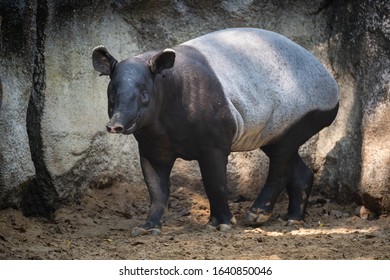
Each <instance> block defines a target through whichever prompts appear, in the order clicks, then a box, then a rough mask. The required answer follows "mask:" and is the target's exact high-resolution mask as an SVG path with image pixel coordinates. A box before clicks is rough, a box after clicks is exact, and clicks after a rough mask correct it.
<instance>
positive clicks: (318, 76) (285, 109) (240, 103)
mask: <svg viewBox="0 0 390 280" xmlns="http://www.w3.org/2000/svg"><path fill="white" fill-rule="evenodd" d="M183 45H188V46H191V47H194V48H196V49H197V50H198V51H199V52H201V53H202V54H203V55H204V57H205V58H206V60H207V61H208V63H209V64H210V67H211V69H213V71H214V73H215V74H216V76H217V78H218V80H219V82H220V83H221V86H222V88H223V91H224V94H225V97H226V99H227V102H228V104H229V107H230V111H231V113H232V115H233V119H234V120H235V125H236V133H235V136H234V139H233V144H232V151H246V150H253V149H256V148H259V147H261V146H263V145H265V144H267V143H269V142H271V141H272V140H273V139H276V138H278V137H279V136H281V135H282V134H283V133H284V132H285V131H286V130H287V129H288V128H289V127H291V126H292V125H293V124H294V123H296V122H297V121H298V120H300V119H301V118H302V117H303V116H304V115H306V114H307V113H308V112H310V111H313V110H321V111H326V110H330V109H333V108H334V107H335V106H336V104H337V103H338V89H337V84H336V82H335V81H334V79H333V78H332V77H331V76H330V75H329V73H328V72H327V71H326V69H325V68H324V67H323V66H322V65H321V64H320V63H319V62H318V61H317V59H316V58H315V57H314V56H313V55H311V54H310V53H309V52H308V51H307V50H305V49H304V48H302V47H300V46H298V45H297V44H295V43H293V42H292V41H290V40H289V39H287V38H285V37H283V36H281V35H278V34H276V33H273V32H269V31H265V30H259V29H250V28H248V29H228V30H224V31H219V32H214V33H210V34H208V35H205V36H202V37H199V38H196V39H194V40H191V41H188V42H186V43H184V44H183Z"/></svg>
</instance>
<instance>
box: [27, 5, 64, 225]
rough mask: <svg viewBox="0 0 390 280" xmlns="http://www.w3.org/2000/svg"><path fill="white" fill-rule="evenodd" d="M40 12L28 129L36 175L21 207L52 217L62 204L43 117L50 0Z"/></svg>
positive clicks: (38, 11)
mask: <svg viewBox="0 0 390 280" xmlns="http://www.w3.org/2000/svg"><path fill="white" fill-rule="evenodd" d="M37 3H38V5H37V13H36V32H37V33H36V53H35V58H34V69H33V85H32V90H31V95H30V100H29V104H28V108H27V119H26V124H27V133H28V137H29V144H30V150H31V157H32V160H33V162H34V166H35V169H36V177H35V178H34V180H32V182H31V183H30V184H29V185H28V186H27V187H26V188H25V189H24V191H23V195H22V201H21V208H22V210H23V213H24V214H25V215H26V216H44V217H48V218H50V217H51V215H52V214H53V212H54V211H55V209H56V208H57V207H58V194H57V191H56V189H55V188H54V184H53V179H52V178H51V175H50V173H49V171H48V169H47V167H46V165H45V163H44V149H43V139H42V135H41V131H42V130H41V119H42V113H43V108H44V102H45V96H44V91H45V76H46V73H45V58H44V48H45V26H46V21H47V17H48V6H47V0H38V2H37Z"/></svg>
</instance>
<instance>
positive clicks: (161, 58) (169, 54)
mask: <svg viewBox="0 0 390 280" xmlns="http://www.w3.org/2000/svg"><path fill="white" fill-rule="evenodd" d="M175 57H176V53H175V51H174V50H171V49H165V50H163V51H162V52H159V53H158V54H156V55H155V56H153V57H152V58H151V59H150V60H149V62H148V63H149V67H150V71H152V73H154V74H159V73H161V71H162V70H164V69H169V68H172V67H173V64H175Z"/></svg>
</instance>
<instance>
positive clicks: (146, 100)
mask: <svg viewBox="0 0 390 280" xmlns="http://www.w3.org/2000/svg"><path fill="white" fill-rule="evenodd" d="M149 100H150V97H149V93H148V92H147V91H146V90H143V91H142V93H141V102H142V104H143V105H148V104H149Z"/></svg>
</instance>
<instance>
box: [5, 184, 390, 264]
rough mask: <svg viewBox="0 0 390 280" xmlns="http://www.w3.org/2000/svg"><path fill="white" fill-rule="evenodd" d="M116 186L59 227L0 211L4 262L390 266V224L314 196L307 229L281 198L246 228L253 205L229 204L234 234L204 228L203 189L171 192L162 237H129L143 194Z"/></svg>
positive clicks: (70, 212)
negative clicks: (288, 219)
mask: <svg viewBox="0 0 390 280" xmlns="http://www.w3.org/2000/svg"><path fill="white" fill-rule="evenodd" d="M139 189H140V188H139V187H137V188H136V187H131V186H128V185H125V184H117V185H115V186H113V187H111V188H107V189H91V190H90V191H89V193H88V194H87V195H86V196H85V197H84V198H83V200H82V201H81V202H80V203H79V204H78V205H70V206H65V207H63V208H61V209H59V210H58V211H57V212H56V218H55V220H52V221H49V220H46V219H42V218H26V217H24V216H23V215H22V214H21V213H20V212H19V211H17V210H14V209H7V210H3V211H0V259H390V217H388V216H387V215H382V216H380V217H378V218H377V219H374V220H366V219H362V218H360V217H357V216H355V214H354V213H355V208H356V206H357V205H348V206H341V205H337V204H335V203H330V202H329V201H326V200H324V199H322V198H320V197H312V198H311V200H310V205H309V207H308V213H307V217H306V224H305V225H303V226H301V227H287V226H286V225H285V222H284V221H283V220H282V219H280V216H282V215H283V214H284V212H285V209H286V207H287V205H286V198H285V197H282V198H281V200H280V201H279V203H278V204H277V207H276V208H275V211H274V214H273V216H272V218H271V219H270V221H268V222H267V223H266V224H264V225H263V226H261V227H259V228H253V227H249V226H247V225H245V222H244V219H243V216H244V215H245V212H246V210H247V209H248V208H249V207H250V205H251V202H250V201H241V202H232V203H231V208H232V209H233V212H234V214H235V216H236V218H237V220H238V224H237V225H236V226H235V227H234V228H233V229H232V230H231V231H230V232H227V233H226V232H225V233H222V232H218V231H213V230H210V229H207V227H206V226H205V224H206V223H207V220H208V214H209V212H208V201H207V199H206V197H205V195H204V193H203V190H202V189H194V188H181V187H180V188H176V189H175V188H174V189H172V194H171V199H170V203H169V210H168V211H167V214H166V216H165V222H164V228H163V232H162V234H161V235H160V236H142V237H132V236H131V234H130V233H131V230H132V229H133V228H134V227H135V226H137V225H139V224H141V223H142V222H143V219H145V217H146V214H147V211H148V196H147V192H146V189H144V188H142V191H140V190H139Z"/></svg>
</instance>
